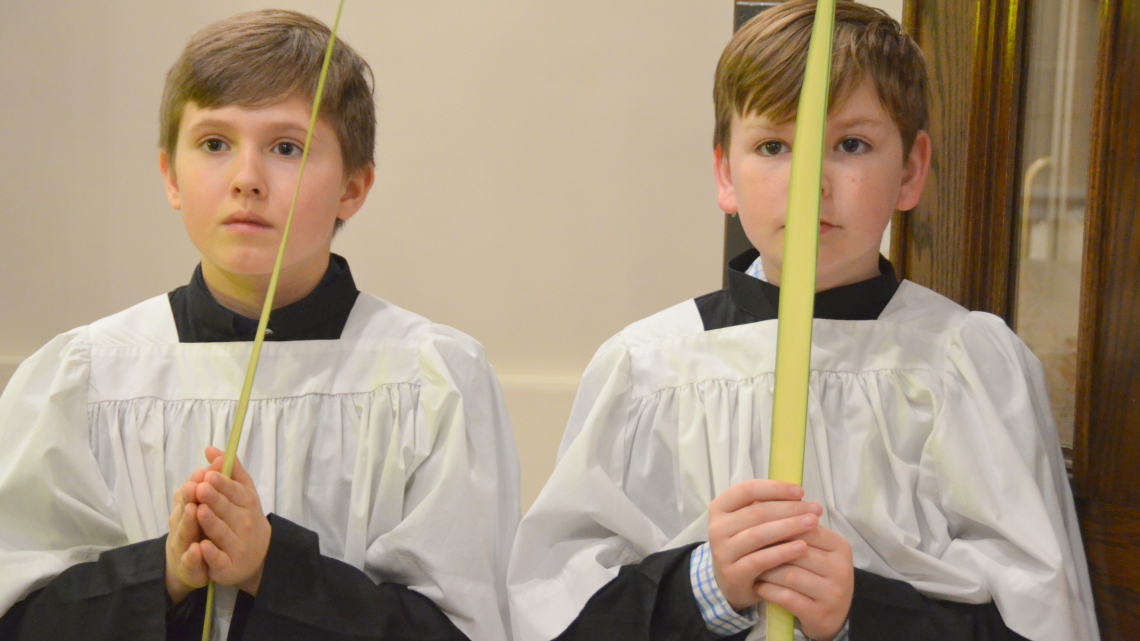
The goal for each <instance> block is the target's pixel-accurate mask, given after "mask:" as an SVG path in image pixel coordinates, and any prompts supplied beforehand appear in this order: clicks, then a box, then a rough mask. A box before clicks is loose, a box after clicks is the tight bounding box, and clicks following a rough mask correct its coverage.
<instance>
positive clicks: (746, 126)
mask: <svg viewBox="0 0 1140 641" xmlns="http://www.w3.org/2000/svg"><path fill="white" fill-rule="evenodd" d="M795 123H796V115H795V114H794V113H793V114H791V116H790V117H787V118H773V117H772V116H771V115H770V114H765V113H759V112H752V113H749V114H744V115H740V114H736V115H734V116H733V119H732V128H733V131H734V132H736V133H739V134H743V135H747V134H748V133H750V132H751V133H759V132H772V131H782V130H792V129H794V128H795ZM827 126H828V128H829V129H830V128H833V127H839V128H841V129H849V128H855V127H858V128H861V129H867V130H881V131H883V133H888V132H890V131H891V130H893V131H894V132H895V133H898V132H899V128H898V125H897V124H896V123H895V121H894V119H893V118H891V115H890V113H888V112H887V109H886V107H885V106H884V105H883V102H882V100H880V99H879V92H878V91H876V90H875V84H874V82H873V81H872V80H871V79H870V78H864V79H862V80H861V81H860V82H859V83H858V84H857V85H856V86H855V88H854V89H852V91H851V92H850V93H849V94H848V96H847V97H846V98H845V99H844V100H843V101H842V102H841V103H839V104H837V105H835V106H833V107H832V109H831V111H829V112H828V114H827Z"/></svg>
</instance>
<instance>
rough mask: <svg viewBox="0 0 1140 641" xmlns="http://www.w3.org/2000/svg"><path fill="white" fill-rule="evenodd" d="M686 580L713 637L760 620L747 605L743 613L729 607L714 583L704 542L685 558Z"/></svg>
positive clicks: (711, 567)
mask: <svg viewBox="0 0 1140 641" xmlns="http://www.w3.org/2000/svg"><path fill="white" fill-rule="evenodd" d="M689 582H690V583H691V584H692V586H693V597H694V598H695V599H696V600H697V606H698V607H699V608H700V610H701V616H702V617H703V618H704V620H705V625H706V626H707V627H708V629H709V632H711V633H712V634H713V635H715V636H717V637H728V636H732V635H734V634H739V633H741V632H744V631H745V630H748V629H749V628H751V627H752V626H754V625H756V624H757V623H759V622H760V613H759V611H758V609H757V608H756V607H751V608H748V609H747V610H745V611H744V612H743V613H739V612H737V611H736V610H733V609H732V606H731V605H729V603H728V599H727V598H725V596H724V593H723V592H721V591H720V586H719V585H717V582H716V575H715V574H714V572H713V563H712V554H711V553H710V548H709V544H708V543H702V544H701V545H700V546H698V547H697V548H696V549H695V550H693V554H692V556H691V557H690V559H689Z"/></svg>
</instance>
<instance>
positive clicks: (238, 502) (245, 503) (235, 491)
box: [198, 472, 256, 521]
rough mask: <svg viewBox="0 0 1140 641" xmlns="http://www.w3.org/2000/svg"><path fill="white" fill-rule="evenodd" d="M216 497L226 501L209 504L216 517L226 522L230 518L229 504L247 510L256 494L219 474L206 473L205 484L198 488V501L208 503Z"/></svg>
mask: <svg viewBox="0 0 1140 641" xmlns="http://www.w3.org/2000/svg"><path fill="white" fill-rule="evenodd" d="M217 495H220V497H221V498H224V499H226V501H225V502H222V503H218V504H216V505H215V504H214V503H211V504H210V505H211V507H214V509H215V511H216V512H217V513H218V516H220V517H222V518H223V519H226V520H227V521H228V520H229V518H230V517H229V512H230V507H229V506H230V504H233V505H234V506H237V507H240V508H248V507H250V506H251V505H253V503H254V501H255V498H254V497H255V496H256V492H254V491H253V490H251V489H250V488H248V487H246V486H244V485H242V484H241V483H238V482H237V481H235V480H234V479H231V478H226V477H225V476H223V475H222V473H221V472H208V473H207V474H206V482H205V483H203V484H202V486H201V487H199V488H198V499H199V500H200V501H207V502H208V501H211V500H216V497H217ZM206 497H213V498H206Z"/></svg>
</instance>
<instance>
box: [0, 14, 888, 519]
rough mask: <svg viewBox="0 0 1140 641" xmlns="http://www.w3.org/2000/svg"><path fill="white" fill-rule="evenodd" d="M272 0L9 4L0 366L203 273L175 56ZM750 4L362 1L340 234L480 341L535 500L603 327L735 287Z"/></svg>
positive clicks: (378, 271) (362, 270)
mask: <svg viewBox="0 0 1140 641" xmlns="http://www.w3.org/2000/svg"><path fill="white" fill-rule="evenodd" d="M335 4H336V3H335V2H332V1H331V0H330V1H324V2H318V1H315V0H314V1H307V2H299V1H297V2H283V3H280V4H278V5H277V6H285V7H289V8H296V9H300V10H302V11H306V12H308V13H311V14H314V15H316V16H318V17H320V18H322V19H325V20H326V21H331V19H332V15H333V13H334V12H335ZM880 4H885V5H891V6H887V7H886V8H888V10H889V11H891V12H892V14H893V15H895V16H896V17H897V16H898V15H899V13H900V12H901V0H894V1H893V2H891V1H890V0H887V1H885V2H880ZM261 6H266V3H262V2H223V1H221V0H208V1H200V2H177V3H175V2H139V1H138V0H97V1H91V2H82V3H77V2H71V1H65V0H41V1H38V2H16V1H14V0H4V2H3V9H2V13H3V20H0V86H2V87H4V91H3V92H2V93H0V122H3V123H4V135H3V136H0V159H2V160H0V169H2V170H0V274H2V275H3V277H2V278H0V385H3V384H4V382H5V381H6V379H7V377H8V375H10V372H11V371H12V369H14V366H15V365H16V364H17V363H18V362H19V361H20V360H22V359H23V358H25V357H27V356H28V355H29V354H31V353H32V352H33V351H34V350H35V349H36V348H37V347H38V346H39V345H42V344H43V343H44V342H46V341H47V340H48V339H50V338H51V337H52V336H53V335H55V334H57V333H59V332H61V331H64V330H66V329H68V328H70V327H74V326H77V325H81V324H84V323H87V322H90V321H92V320H94V319H96V318H99V317H101V316H104V315H106V314H109V313H112V312H114V311H117V310H119V309H122V308H124V307H126V306H128V305H130V304H132V303H135V302H137V301H139V300H142V299H143V298H146V297H149V296H153V295H156V294H160V293H162V292H165V291H168V290H170V289H173V288H174V287H177V286H179V285H181V284H183V283H184V282H185V281H186V280H187V279H188V277H189V275H190V272H191V270H192V269H193V266H194V264H195V262H196V254H195V252H194V249H193V247H192V246H191V245H190V244H189V242H188V241H187V240H186V238H185V236H184V233H183V231H182V228H181V223H180V219H179V218H178V216H177V215H175V214H174V213H172V212H171V210H170V209H169V207H168V206H167V204H166V201H165V198H164V196H163V190H162V185H161V182H160V178H159V174H158V171H157V169H156V157H157V154H156V150H155V138H156V134H155V132H156V112H157V104H158V100H159V95H160V93H161V88H162V80H163V76H164V74H165V71H166V69H167V68H168V66H169V65H170V63H171V62H173V60H174V58H175V57H176V56H177V53H178V51H179V50H180V49H181V46H182V44H183V43H184V42H185V40H186V38H187V37H188V36H189V35H190V34H191V33H192V32H193V31H195V30H196V29H197V28H199V27H201V26H202V25H204V24H206V23H207V22H209V21H211V20H214V19H217V18H221V17H224V16H225V15H228V14H230V13H232V12H235V11H238V10H241V9H251V8H258V7H261ZM731 26H732V2H731V1H730V0H718V1H715V2H711V1H707V0H702V1H699V2H697V1H681V0H678V1H675V2H665V3H647V2H643V1H634V0H584V1H581V2H575V3H554V2H533V1H532V0H478V1H475V2H468V3H459V2H455V3H419V2H375V1H371V0H367V1H366V0H349V2H347V6H346V8H345V15H344V18H343V24H342V29H341V31H342V35H343V37H344V38H345V39H346V40H347V41H348V42H350V43H351V44H352V45H353V46H354V47H356V48H357V49H358V50H359V51H360V52H361V53H362V54H363V55H364V56H365V57H366V58H367V59H368V60H369V61H370V62H371V63H372V66H373V69H374V71H375V73H376V79H377V82H376V84H377V94H378V104H379V111H378V114H379V121H380V122H379V136H378V153H379V155H378V158H377V165H378V180H377V184H376V187H375V189H374V190H373V192H372V196H371V197H370V199H369V201H368V204H367V205H366V206H365V208H364V210H363V211H362V212H361V213H360V214H359V215H358V216H357V217H356V218H355V219H354V220H353V221H352V222H351V223H350V225H349V226H348V228H347V229H346V230H345V231H344V233H343V234H342V235H341V237H340V238H339V239H338V241H337V243H336V245H335V250H336V251H338V252H340V253H343V254H344V255H346V256H347V257H348V258H349V260H350V261H351V262H352V266H353V272H354V274H355V275H356V277H357V280H358V283H359V285H360V286H361V288H362V289H364V290H366V291H368V292H371V293H374V294H377V295H379V296H382V297H384V298H387V299H389V300H391V301H393V302H395V303H397V304H399V305H401V306H404V307H407V308H409V309H412V310H415V311H417V312H419V313H422V314H424V315H426V316H428V317H430V318H432V319H434V320H437V321H439V322H443V323H447V324H449V325H453V326H455V327H457V328H459V329H461V330H463V331H465V332H467V333H469V334H471V335H473V336H475V337H476V338H478V339H479V340H480V341H482V343H483V344H484V345H485V346H486V348H487V353H488V356H489V358H490V360H491V362H492V364H493V365H495V367H496V369H497V371H498V373H499V375H500V378H501V379H502V382H503V388H504V392H505V394H506V397H507V403H508V407H509V410H510V412H511V416H512V419H513V422H514V427H515V431H516V436H517V440H518V443H519V450H520V458H521V459H522V466H523V479H524V484H523V503H524V506H528V505H529V504H530V502H531V501H532V500H533V497H534V496H535V495H536V494H537V492H538V490H539V489H540V488H541V485H542V483H543V482H544V481H545V479H546V477H547V475H548V474H549V471H550V468H551V467H552V465H553V462H554V453H555V450H556V448H557V444H558V440H559V438H560V437H561V434H562V429H563V427H564V424H565V420H566V416H567V415H568V413H569V407H570V402H571V401H572V398H573V394H574V389H575V386H576V382H577V378H578V376H579V374H580V373H581V371H582V369H583V368H584V367H585V365H586V363H587V362H588V361H589V359H590V356H591V355H592V354H593V352H594V350H595V349H596V348H597V346H598V345H599V344H601V342H602V341H604V340H605V339H606V338H607V337H609V336H610V335H611V334H613V333H614V332H616V331H617V330H619V329H621V328H622V327H623V326H624V325H626V324H627V323H629V322H632V321H634V320H636V319H638V318H641V317H643V316H646V315H648V314H650V313H652V312H654V311H656V310H659V309H661V308H663V307H666V306H668V305H671V304H673V303H676V302H678V301H681V300H683V299H685V298H689V297H692V296H695V295H699V294H702V293H705V292H708V291H711V290H713V289H716V288H717V287H719V283H720V261H721V233H722V216H721V214H720V212H719V211H718V210H717V207H716V202H715V199H714V196H715V190H714V185H713V181H712V173H711V163H710V159H711V152H710V149H709V138H710V136H711V133H712V106H711V99H710V93H711V85H712V71H713V67H714V65H715V63H716V59H717V56H718V55H719V52H720V49H721V47H723V45H724V43H725V42H726V41H727V39H728V38H729V36H730V34H731ZM235 394H236V390H235Z"/></svg>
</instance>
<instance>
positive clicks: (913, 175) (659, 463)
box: [508, 0, 1097, 641]
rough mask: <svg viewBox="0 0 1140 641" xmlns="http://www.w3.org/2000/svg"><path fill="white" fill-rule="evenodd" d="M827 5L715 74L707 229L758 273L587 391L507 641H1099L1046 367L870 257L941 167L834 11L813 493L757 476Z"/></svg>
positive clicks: (742, 276) (919, 65)
mask: <svg viewBox="0 0 1140 641" xmlns="http://www.w3.org/2000/svg"><path fill="white" fill-rule="evenodd" d="M814 14H815V3H814V2H811V1H808V0H794V1H792V2H788V3H785V4H782V5H779V6H777V7H775V8H772V9H769V10H767V11H765V12H764V13H762V14H761V15H760V16H758V17H757V18H755V19H754V20H753V21H751V22H750V23H749V24H747V25H745V26H744V27H743V28H742V29H741V30H740V31H739V32H738V33H737V34H736V35H735V36H734V37H733V39H732V41H731V42H730V43H729V44H728V46H727V47H726V49H725V51H724V54H723V55H722V57H721V60H720V63H719V65H718V67H717V72H716V79H715V89H714V100H715V103H716V117H717V120H716V133H715V137H714V147H715V149H714V166H715V170H716V180H717V187H718V194H719V196H718V202H719V204H720V206H721V207H722V208H723V209H724V211H726V212H729V213H734V214H739V215H740V218H741V223H742V225H743V227H744V230H745V232H746V233H747V235H748V238H749V240H750V241H751V242H752V244H753V245H754V246H755V247H756V249H757V250H759V251H758V252H757V251H756V250H751V251H749V252H747V253H745V254H743V255H741V256H738V257H736V258H735V259H733V260H731V261H730V262H729V264H728V267H727V276H728V287H727V288H725V289H723V290H721V291H718V292H714V293H712V294H708V295H705V296H701V297H699V298H696V299H694V300H689V301H686V302H684V303H681V304H680V305H677V306H675V307H672V308H670V309H667V310H665V311H663V312H660V313H658V314H656V315H654V316H651V317H649V318H647V319H644V320H642V321H639V322H637V323H634V324H633V325H630V326H629V327H627V328H626V329H624V330H622V331H621V332H620V333H618V334H617V335H616V336H614V337H613V338H611V339H610V340H609V341H607V342H606V343H605V344H604V345H602V347H601V348H600V349H599V350H598V353H597V354H596V355H595V357H594V359H593V361H592V362H591V363H590V365H589V367H588V368H587V370H586V372H585V374H584V376H583V379H582V384H581V387H580V388H579V391H578V398H577V400H576V402H575V405H574V409H573V411H572V413H571V417H570V423H569V426H568V428H567V430H566V434H565V436H564V438H563V441H562V446H561V448H560V450H559V460H558V464H557V466H556V468H555V471H554V474H553V475H552V476H551V479H550V481H549V482H548V483H547V486H546V487H545V488H544V489H543V491H542V493H541V494H540V495H539V497H538V499H537V500H536V501H535V503H534V506H533V507H532V508H531V510H530V512H528V514H527V515H526V517H525V518H524V519H523V521H522V523H521V525H520V527H519V532H518V535H517V536H516V540H515V547H514V550H513V552H512V557H511V566H510V570H509V573H508V589H509V591H510V595H511V616H512V620H513V627H514V632H515V639H517V640H519V641H538V640H543V639H550V638H553V637H555V636H558V638H559V639H595V638H623V639H654V640H659V639H678V640H679V639H714V638H721V637H733V638H744V637H746V636H747V638H749V639H760V638H764V636H765V625H764V622H763V616H764V608H763V607H762V606H763V602H764V601H769V602H772V603H776V604H778V605H781V606H783V607H784V608H786V609H788V610H789V611H790V612H791V613H792V614H794V615H795V616H796V617H797V619H798V624H797V631H796V635H797V636H796V638H797V639H805V638H806V639H818V640H830V639H842V638H850V639H853V640H856V639H858V640H863V639H867V640H875V641H881V640H885V639H906V640H908V641H913V640H916V639H918V640H926V639H930V640H967V639H976V640H981V639H986V640H1000V639H1010V640H1012V639H1034V640H1043V639H1081V640H1089V639H1096V638H1097V631H1096V622H1095V618H1094V614H1093V609H1092V600H1091V591H1090V587H1089V580H1088V572H1087V568H1086V565H1085V560H1084V555H1083V551H1082V548H1081V544H1080V536H1079V532H1078V529H1077V521H1076V517H1075V513H1074V509H1073V501H1072V496H1071V493H1070V491H1069V487H1068V482H1067V479H1066V475H1065V468H1064V463H1063V461H1062V458H1061V453H1060V447H1059V444H1058V438H1057V433H1056V430H1055V428H1054V425H1053V421H1052V417H1051V414H1050V408H1049V404H1048V402H1047V398H1046V395H1045V386H1044V381H1043V377H1042V372H1041V368H1040V364H1039V362H1038V361H1037V360H1036V359H1035V358H1034V357H1033V355H1032V354H1031V353H1030V352H1029V350H1028V349H1027V348H1026V347H1025V346H1024V344H1022V343H1021V341H1019V340H1018V339H1017V337H1016V336H1015V335H1014V334H1013V333H1012V332H1011V331H1010V330H1009V329H1008V328H1007V327H1006V326H1005V324H1004V323H1003V322H1002V321H1001V320H1000V319H998V318H996V317H993V316H991V315H988V314H983V313H972V312H968V311H967V310H965V309H963V308H961V307H960V306H958V305H956V304H954V303H952V302H951V301H949V300H947V299H945V298H943V297H942V296H939V295H938V294H935V293H934V292H932V291H930V290H928V289H925V288H923V287H920V286H918V285H915V284H914V283H910V282H906V281H904V282H902V283H900V282H898V280H897V279H896V278H895V275H894V271H893V269H892V267H891V264H890V262H888V261H887V260H886V259H885V258H882V257H881V256H880V255H879V247H880V243H881V241H882V236H883V232H884V229H885V227H886V225H887V223H888V221H889V220H890V219H891V216H892V215H893V214H894V212H895V210H902V211H906V210H909V209H912V208H913V207H914V206H915V205H916V204H917V203H918V200H919V197H920V195H921V192H922V188H923V185H924V183H925V180H926V175H927V172H928V170H929V166H930V157H931V144H930V137H929V136H928V135H927V133H926V132H925V131H923V128H924V127H925V125H926V91H927V89H926V80H925V69H924V64H923V60H922V55H921V52H920V51H919V49H918V47H917V46H916V45H915V43H914V42H913V41H912V40H911V39H910V38H909V37H907V36H906V35H905V34H904V33H902V30H901V28H900V27H899V25H898V23H896V22H895V21H894V20H891V19H890V18H889V17H888V16H886V14H884V13H883V12H881V11H878V10H875V9H870V8H868V7H864V6H861V5H858V4H854V3H851V2H840V3H839V5H838V7H837V12H836V33H835V48H834V54H833V75H832V84H831V88H830V100H831V105H830V108H829V113H828V118H827V131H826V136H825V144H826V147H825V154H824V166H823V181H822V193H821V216H820V221H821V222H820V242H819V262H818V275H817V281H816V282H817V294H816V300H815V316H816V320H815V321H814V326H813V346H812V373H811V379H810V398H809V408H808V416H809V419H808V423H809V425H808V432H807V444H806V450H805V451H806V455H805V461H804V482H803V486H802V487H799V486H795V485H790V484H787V483H780V482H775V481H769V480H764V479H765V477H767V467H768V458H769V442H770V433H771V417H772V401H773V388H774V371H775V346H776V325H777V320H776V319H777V308H778V304H779V293H780V292H779V285H780V274H781V266H782V258H783V226H784V217H785V210H786V203H787V196H788V193H787V190H788V178H789V175H788V174H789V166H790V158H791V153H790V151H791V147H792V145H793V144H794V140H793V135H794V131H795V122H794V120H795V116H796V104H797V101H798V97H799V93H800V86H801V84H802V82H803V71H804V67H805V59H806V53H807V44H808V40H809V37H810V31H811V27H812V24H813V21H814Z"/></svg>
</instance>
